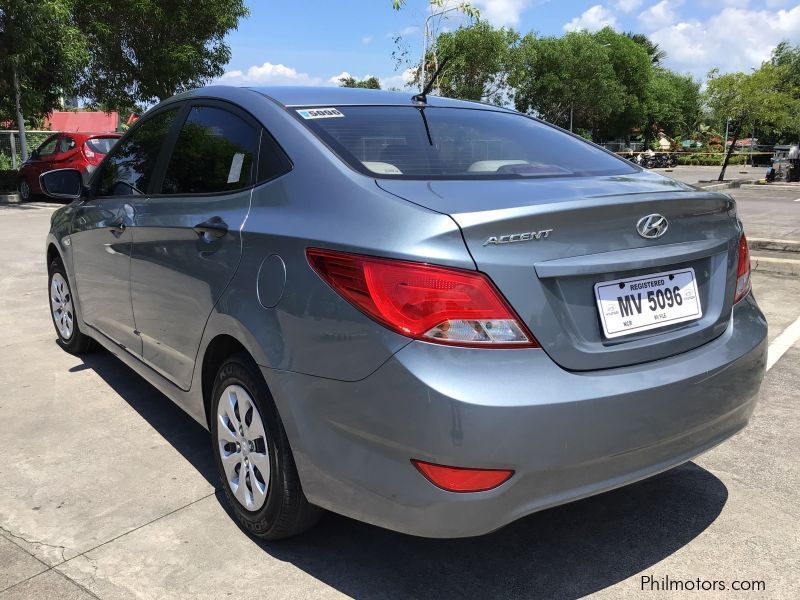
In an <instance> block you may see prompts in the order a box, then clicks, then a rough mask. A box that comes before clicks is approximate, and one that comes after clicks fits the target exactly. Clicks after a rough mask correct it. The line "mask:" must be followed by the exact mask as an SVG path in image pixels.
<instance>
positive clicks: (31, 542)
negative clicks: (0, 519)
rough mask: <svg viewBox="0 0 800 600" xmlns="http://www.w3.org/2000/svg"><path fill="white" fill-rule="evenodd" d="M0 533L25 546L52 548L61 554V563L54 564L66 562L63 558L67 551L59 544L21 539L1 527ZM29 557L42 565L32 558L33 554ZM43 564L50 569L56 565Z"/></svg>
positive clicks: (19, 536) (21, 537)
mask: <svg viewBox="0 0 800 600" xmlns="http://www.w3.org/2000/svg"><path fill="white" fill-rule="evenodd" d="M0 531H2V532H3V533H4V534H6V535H7V536H9V537H11V538H13V539H14V540H21V541H23V542H25V543H26V544H30V545H31V546H44V547H46V548H53V549H54V550H57V551H58V552H59V553H60V554H61V561H60V562H58V563H56V564H59V565H60V564H61V563H63V562H66V560H67V559H66V557H65V556H64V552H65V551H66V550H67V547H66V546H61V545H59V544H48V543H47V542H42V541H41V540H29V539H27V538H26V537H23V536H21V535H17V534H16V533H12V532H11V531H9V530H8V529H7V528H5V527H3V526H2V525H0ZM12 541H13V540H12ZM17 545H19V544H17ZM23 550H26V551H27V549H26V548H23ZM28 554H31V552H28ZM31 555H32V556H33V557H34V558H36V559H37V560H39V562H42V563H44V561H42V560H41V559H39V558H38V557H37V556H34V555H33V554H31ZM44 564H46V565H47V566H48V567H50V568H52V567H54V566H56V565H49V564H47V563H44Z"/></svg>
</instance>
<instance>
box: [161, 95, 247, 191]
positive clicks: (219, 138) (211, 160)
mask: <svg viewBox="0 0 800 600" xmlns="http://www.w3.org/2000/svg"><path fill="white" fill-rule="evenodd" d="M259 134H260V132H259V130H257V129H255V128H254V127H251V126H250V124H249V123H247V122H246V121H245V120H244V119H241V118H240V117H237V116H236V115H235V114H233V113H231V112H228V111H226V110H222V109H220V108H212V107H208V106H196V107H194V108H192V110H191V111H190V112H189V116H188V117H187V119H186V122H185V123H184V124H183V128H182V129H181V132H180V135H179V136H178V140H177V142H176V143H175V149H174V150H173V151H172V158H170V161H169V166H168V167H167V173H166V175H165V177H164V183H163V185H162V187H161V193H162V194H203V193H212V192H226V191H231V190H237V189H240V188H243V187H246V186H248V185H250V184H251V183H252V180H253V173H252V171H253V157H254V156H255V154H256V151H257V149H258V138H259Z"/></svg>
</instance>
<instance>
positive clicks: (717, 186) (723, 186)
mask: <svg viewBox="0 0 800 600" xmlns="http://www.w3.org/2000/svg"><path fill="white" fill-rule="evenodd" d="M759 181H762V179H737V180H735V181H726V182H724V183H713V184H711V185H703V183H704V182H702V181H698V182H697V183H696V184H695V185H696V187H698V188H700V189H701V190H704V191H708V192H713V191H715V190H729V189H732V188H739V187H742V186H743V185H755V184H757V183H758V182H759Z"/></svg>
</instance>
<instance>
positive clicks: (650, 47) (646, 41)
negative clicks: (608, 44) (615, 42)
mask: <svg viewBox="0 0 800 600" xmlns="http://www.w3.org/2000/svg"><path fill="white" fill-rule="evenodd" d="M625 35H626V36H627V37H628V38H630V39H631V40H633V41H634V42H636V43H637V44H639V45H640V46H641V47H642V48H644V49H645V52H647V55H648V56H649V57H650V62H651V63H652V64H653V66H654V67H660V66H661V63H662V62H663V61H664V59H666V58H667V53H666V52H665V51H664V50H662V49H661V47H660V46H659V45H658V44H656V43H655V42H654V41H653V40H651V39H650V38H649V37H647V36H646V35H645V34H643V33H633V32H632V31H628V32H626V33H625Z"/></svg>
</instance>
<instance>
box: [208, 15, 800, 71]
mask: <svg viewBox="0 0 800 600" xmlns="http://www.w3.org/2000/svg"><path fill="white" fill-rule="evenodd" d="M248 4H249V6H250V12H251V15H250V18H248V19H246V20H244V21H242V22H241V23H240V26H239V29H238V30H237V31H234V32H232V33H231V34H230V35H229V36H228V43H229V44H230V46H231V49H232V58H231V61H230V63H229V64H228V66H227V67H226V74H225V75H224V76H223V77H222V78H221V81H223V82H225V83H230V84H234V85H278V84H295V85H298V84H299V85H326V84H327V85H331V84H332V82H334V81H335V78H336V76H338V75H340V74H342V73H343V72H346V73H350V74H352V75H354V76H356V77H358V78H361V77H364V76H366V75H375V76H377V77H378V78H380V79H381V81H382V83H383V84H384V87H388V86H397V87H402V86H403V80H404V76H403V68H401V69H400V70H397V71H396V70H395V65H394V63H393V60H392V56H391V55H392V51H393V50H394V49H395V45H394V43H393V41H392V38H393V36H395V35H397V34H399V33H402V34H403V40H404V42H405V44H407V46H408V48H409V50H410V51H411V57H412V58H413V59H414V60H418V58H419V56H420V54H421V49H422V35H421V32H420V29H421V26H422V23H423V21H424V19H425V16H426V15H427V14H428V13H427V6H428V3H427V2H426V1H423V0H408V2H407V5H406V7H405V8H403V9H402V10H401V11H399V12H395V11H393V10H392V8H391V0H362V1H356V0H334V1H331V0H328V1H323V0H298V1H297V2H266V1H263V0H250V1H249V2H248ZM472 4H473V5H475V6H477V7H478V8H479V9H480V10H481V14H482V16H483V18H485V19H487V20H489V21H490V22H491V23H493V24H494V25H496V26H501V25H505V26H511V27H514V28H515V29H517V30H518V31H521V32H528V31H535V32H538V33H539V34H540V35H561V34H563V33H564V32H565V31H568V30H571V29H588V30H590V31H593V30H597V29H599V28H601V27H602V26H604V25H606V24H608V25H612V26H613V27H615V28H616V29H618V30H621V31H629V30H632V31H637V32H643V33H646V34H647V35H649V36H650V37H651V38H652V39H654V40H655V41H657V42H658V43H659V44H660V45H661V46H662V48H664V49H665V50H666V51H667V54H668V59H667V63H666V64H667V66H668V67H670V68H672V69H674V70H676V71H680V72H688V73H691V74H693V75H694V76H695V77H697V78H698V79H703V78H704V77H705V74H706V73H707V72H708V70H709V69H710V68H712V67H719V68H720V69H721V70H722V71H736V70H744V71H746V70H749V69H750V68H751V67H754V66H757V65H758V64H760V63H761V61H763V60H764V59H765V58H767V57H768V56H769V53H770V51H771V50H772V48H774V47H775V45H776V44H777V43H778V42H780V41H781V40H782V39H788V40H789V41H791V42H793V43H795V44H798V43H800V2H798V1H796V0H760V1H755V0H605V1H604V2H598V1H597V0H594V1H591V0H590V1H580V0H473V2H472ZM458 25H459V19H458V18H453V19H451V20H449V21H448V22H447V23H445V26H446V27H450V28H456V27H457V26H458Z"/></svg>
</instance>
